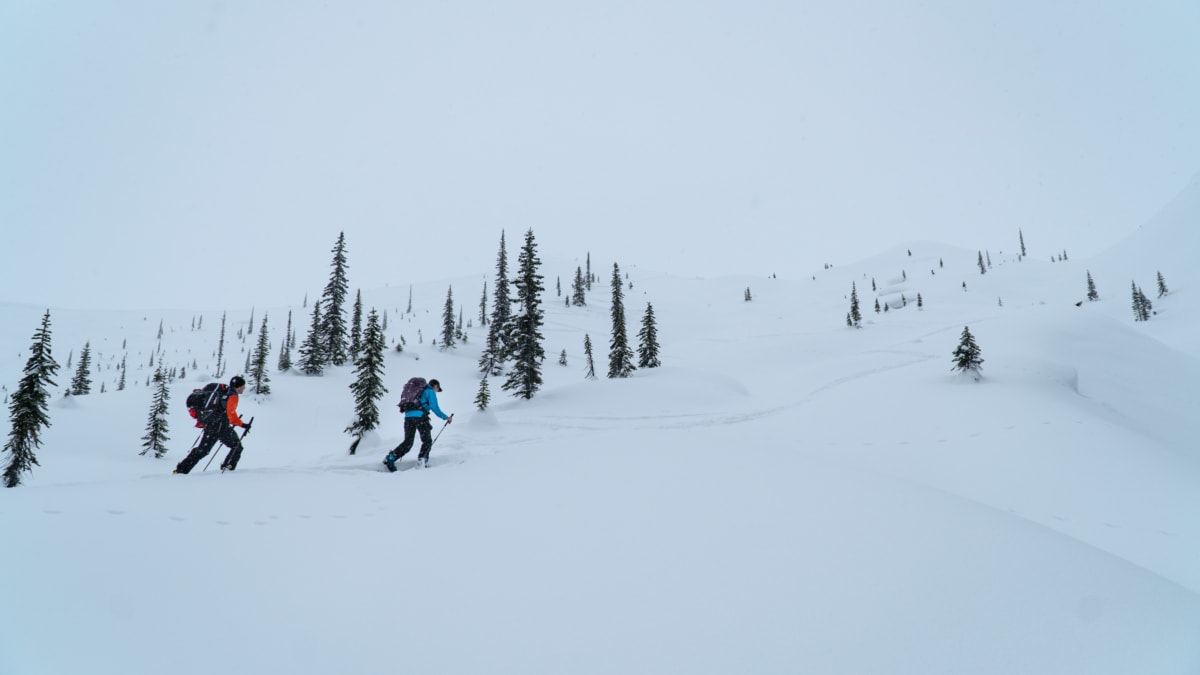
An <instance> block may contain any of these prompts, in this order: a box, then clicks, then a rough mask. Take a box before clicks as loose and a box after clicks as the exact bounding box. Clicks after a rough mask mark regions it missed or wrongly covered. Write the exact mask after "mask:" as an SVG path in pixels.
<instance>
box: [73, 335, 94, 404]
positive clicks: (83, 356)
mask: <svg viewBox="0 0 1200 675" xmlns="http://www.w3.org/2000/svg"><path fill="white" fill-rule="evenodd" d="M91 371H92V343H91V342H85V343H84V344H83V351H82V352H79V365H78V366H77V367H76V368H75V377H73V378H71V395H72V396H85V395H87V394H90V393H92V372H91Z"/></svg>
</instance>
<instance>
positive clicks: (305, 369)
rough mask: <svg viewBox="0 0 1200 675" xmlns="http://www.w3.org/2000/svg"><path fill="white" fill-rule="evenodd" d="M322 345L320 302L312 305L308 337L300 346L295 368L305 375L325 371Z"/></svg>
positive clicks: (318, 373)
mask: <svg viewBox="0 0 1200 675" xmlns="http://www.w3.org/2000/svg"><path fill="white" fill-rule="evenodd" d="M323 349H324V345H323V344H322V341H321V301H320V300H317V301H316V302H314V303H313V314H312V325H310V326H309V328H308V337H306V338H304V342H302V343H301V344H300V360H299V361H297V362H296V367H297V368H299V369H300V372H302V373H304V374H305V375H320V374H321V373H322V372H324V371H325V355H324V353H323V351H322V350H323Z"/></svg>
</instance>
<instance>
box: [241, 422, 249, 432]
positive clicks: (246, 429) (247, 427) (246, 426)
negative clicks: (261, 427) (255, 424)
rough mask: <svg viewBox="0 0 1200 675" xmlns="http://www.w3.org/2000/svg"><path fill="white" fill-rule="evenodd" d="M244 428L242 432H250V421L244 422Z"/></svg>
mask: <svg viewBox="0 0 1200 675" xmlns="http://www.w3.org/2000/svg"><path fill="white" fill-rule="evenodd" d="M242 429H243V431H242V433H245V434H248V433H250V422H242Z"/></svg>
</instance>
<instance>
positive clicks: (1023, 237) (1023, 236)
mask: <svg viewBox="0 0 1200 675" xmlns="http://www.w3.org/2000/svg"><path fill="white" fill-rule="evenodd" d="M1017 236H1018V237H1019V238H1020V240H1021V257H1022V258H1024V257H1025V233H1024V232H1022V231H1021V229H1020V228H1017Z"/></svg>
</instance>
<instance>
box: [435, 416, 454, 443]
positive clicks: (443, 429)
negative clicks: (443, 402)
mask: <svg viewBox="0 0 1200 675" xmlns="http://www.w3.org/2000/svg"><path fill="white" fill-rule="evenodd" d="M452 419H454V415H451V416H450V417H448V418H446V423H445V424H443V425H442V428H441V429H438V432H437V436H434V437H433V440H432V441H429V447H431V448H432V447H433V444H434V443H437V439H439V438H441V436H442V432H443V431H445V430H446V427H448V426H450V420H452Z"/></svg>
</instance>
